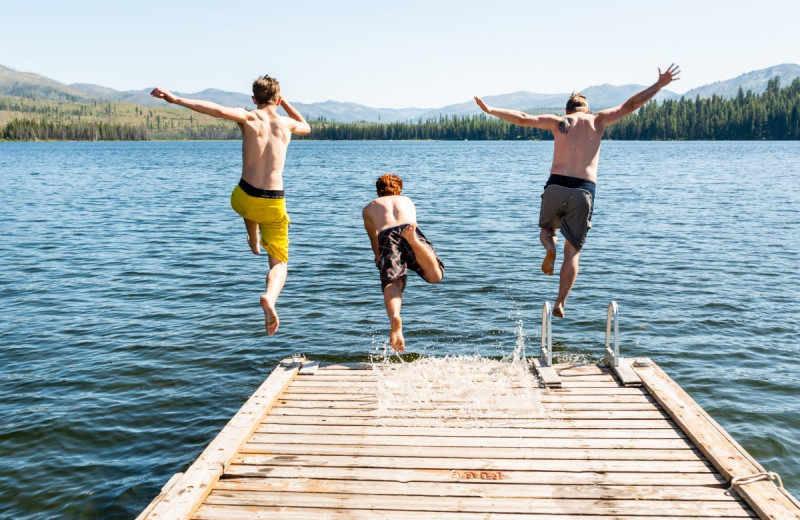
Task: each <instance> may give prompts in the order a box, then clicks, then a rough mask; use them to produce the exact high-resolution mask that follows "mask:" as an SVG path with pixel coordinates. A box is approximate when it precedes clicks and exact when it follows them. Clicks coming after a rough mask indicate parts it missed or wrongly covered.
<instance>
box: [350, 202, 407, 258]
mask: <svg viewBox="0 0 800 520" xmlns="http://www.w3.org/2000/svg"><path fill="white" fill-rule="evenodd" d="M361 214H362V216H363V217H364V228H365V229H366V230H367V235H369V241H370V244H371V245H372V251H373V252H374V253H375V262H376V263H377V261H378V233H380V232H381V231H383V230H384V229H389V228H391V227H395V226H400V225H402V224H416V223H417V208H416V206H414V203H413V202H412V201H411V199H410V198H408V197H406V196H404V195H384V196H383V197H378V198H377V199H374V200H373V201H372V202H370V203H369V204H367V205H366V206H365V207H364V210H363V211H362V212H361Z"/></svg>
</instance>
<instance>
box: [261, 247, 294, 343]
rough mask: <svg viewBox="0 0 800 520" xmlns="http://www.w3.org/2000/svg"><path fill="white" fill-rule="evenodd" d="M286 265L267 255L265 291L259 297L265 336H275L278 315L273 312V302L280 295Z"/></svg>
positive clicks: (284, 281)
mask: <svg viewBox="0 0 800 520" xmlns="http://www.w3.org/2000/svg"><path fill="white" fill-rule="evenodd" d="M287 268H288V266H287V263H286V262H282V261H280V260H278V259H277V258H275V257H274V256H272V255H269V274H268V275H267V290H266V292H264V294H262V295H261V308H262V309H264V327H265V328H266V331H267V334H270V335H272V334H275V332H276V331H277V330H278V324H279V321H278V313H277V312H276V311H275V302H277V301H278V296H279V295H280V294H281V290H282V289H283V285H284V284H285V283H286V273H287Z"/></svg>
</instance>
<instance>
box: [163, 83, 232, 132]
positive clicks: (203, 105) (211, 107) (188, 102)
mask: <svg viewBox="0 0 800 520" xmlns="http://www.w3.org/2000/svg"><path fill="white" fill-rule="evenodd" d="M150 95H151V96H153V97H154V98H158V99H163V100H164V101H166V102H167V103H173V104H175V105H181V106H183V107H186V108H190V109H192V110H194V111H195V112H200V113H201V114H206V115H209V116H213V117H220V118H223V119H231V120H233V121H236V122H237V123H244V122H245V121H247V114H248V113H247V110H245V109H243V108H228V107H224V106H222V105H218V104H216V103H212V102H211V101H202V100H200V99H189V98H181V97H178V96H176V95H175V94H173V93H172V92H170V91H169V90H167V89H164V88H160V87H156V88H154V89H153V90H152V91H151V92H150Z"/></svg>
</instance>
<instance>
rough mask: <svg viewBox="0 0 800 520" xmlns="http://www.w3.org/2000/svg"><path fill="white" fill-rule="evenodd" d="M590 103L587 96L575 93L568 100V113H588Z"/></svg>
mask: <svg viewBox="0 0 800 520" xmlns="http://www.w3.org/2000/svg"><path fill="white" fill-rule="evenodd" d="M588 111H589V102H588V101H586V96H584V95H583V94H581V93H580V92H573V94H572V95H571V96H570V97H569V99H568V100H567V113H570V112H588Z"/></svg>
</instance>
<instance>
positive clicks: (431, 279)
mask: <svg viewBox="0 0 800 520" xmlns="http://www.w3.org/2000/svg"><path fill="white" fill-rule="evenodd" d="M442 278H444V273H443V272H441V271H436V272H435V273H432V274H429V275H426V276H425V281H426V282H428V283H439V282H441V281H442Z"/></svg>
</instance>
